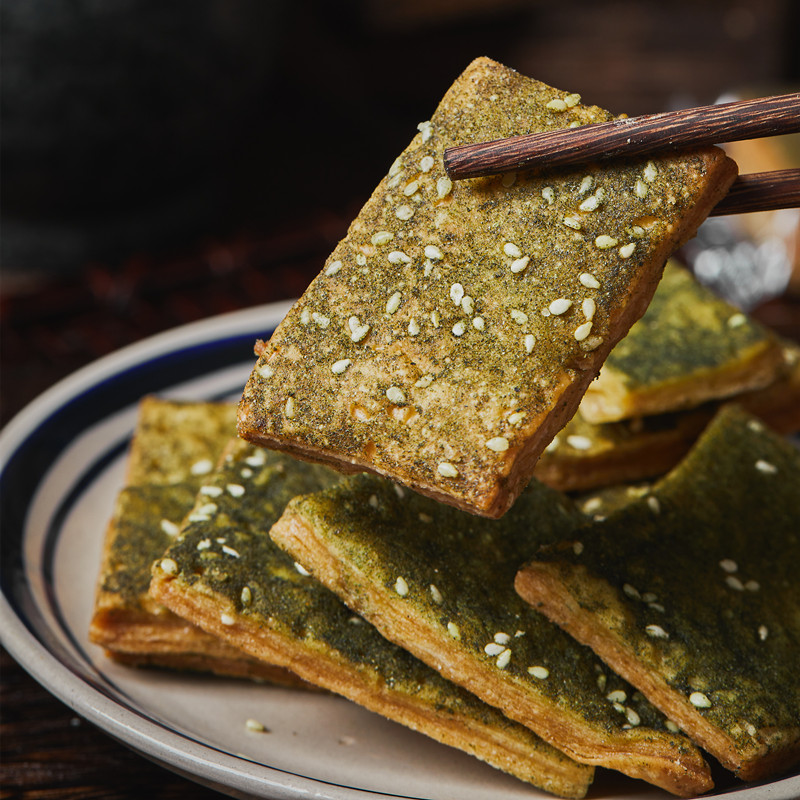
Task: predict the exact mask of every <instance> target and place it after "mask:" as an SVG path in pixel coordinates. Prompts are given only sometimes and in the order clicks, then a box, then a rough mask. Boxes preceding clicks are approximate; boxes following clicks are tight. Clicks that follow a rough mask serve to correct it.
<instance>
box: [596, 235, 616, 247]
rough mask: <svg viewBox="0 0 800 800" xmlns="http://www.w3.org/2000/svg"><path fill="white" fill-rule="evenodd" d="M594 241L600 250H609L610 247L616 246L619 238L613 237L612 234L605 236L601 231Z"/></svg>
mask: <svg viewBox="0 0 800 800" xmlns="http://www.w3.org/2000/svg"><path fill="white" fill-rule="evenodd" d="M594 243H595V246H596V247H597V248H598V249H600V250H609V249H611V248H612V247H616V246H617V245H618V244H619V240H618V239H615V238H614V237H613V236H607V235H606V234H605V233H602V234H600V236H598V237H597V238H596V239H595V240H594Z"/></svg>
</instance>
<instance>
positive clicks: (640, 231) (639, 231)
mask: <svg viewBox="0 0 800 800" xmlns="http://www.w3.org/2000/svg"><path fill="white" fill-rule="evenodd" d="M630 232H631V236H635V237H636V238H637V239H641V238H642V236H644V228H643V227H642V226H641V225H634V226H633V227H632V228H631V231H630Z"/></svg>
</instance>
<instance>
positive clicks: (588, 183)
mask: <svg viewBox="0 0 800 800" xmlns="http://www.w3.org/2000/svg"><path fill="white" fill-rule="evenodd" d="M593 183H594V178H593V177H592V176H591V175H586V176H584V178H583V180H582V181H581V185H580V186H579V187H578V194H586V192H588V191H589V189H591V188H592V184H593Z"/></svg>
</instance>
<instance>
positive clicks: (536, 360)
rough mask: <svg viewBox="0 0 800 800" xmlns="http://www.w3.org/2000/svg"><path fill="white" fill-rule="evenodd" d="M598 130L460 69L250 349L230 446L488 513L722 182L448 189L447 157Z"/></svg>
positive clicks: (660, 177) (690, 173) (698, 171)
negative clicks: (301, 287)
mask: <svg viewBox="0 0 800 800" xmlns="http://www.w3.org/2000/svg"><path fill="white" fill-rule="evenodd" d="M610 118H611V115H610V114H609V112H606V111H604V110H602V109H600V108H597V107H594V106H586V105H582V104H581V103H580V102H579V98H578V96H577V95H573V94H568V93H566V92H563V91H559V90H557V89H554V88H552V87H549V86H546V85H545V84H543V83H540V82H538V81H534V80H531V79H528V78H525V77H523V76H521V75H520V74H518V73H517V72H515V71H513V70H511V69H508V68H506V67H504V66H502V65H500V64H498V63H496V62H494V61H491V60H489V59H485V58H481V59H477V60H476V61H474V62H473V63H472V64H471V65H470V66H469V67H468V68H467V70H466V71H465V72H464V73H463V74H462V75H461V76H460V77H459V78H458V79H457V80H456V81H455V83H454V84H453V86H452V87H451V88H450V89H449V90H448V92H447V93H446V95H445V97H444V99H443V100H442V102H441V104H440V105H439V107H438V108H437V109H436V111H435V112H434V114H433V116H432V117H431V119H430V120H429V121H427V122H425V123H421V124H420V126H419V133H418V134H417V135H416V136H415V137H414V139H413V141H412V142H411V144H410V145H409V146H408V148H406V150H405V151H403V153H402V154H401V155H400V156H399V157H398V159H397V160H396V161H395V162H394V163H393V165H392V166H391V168H390V169H389V173H388V175H387V176H386V177H385V178H384V179H383V180H382V181H381V183H380V185H379V186H378V187H377V189H376V190H375V192H374V193H373V195H372V196H371V198H370V199H369V200H368V202H367V203H366V205H365V206H364V208H363V209H362V211H361V212H360V214H359V215H358V217H357V218H356V219H355V221H354V222H353V224H352V225H351V227H350V229H349V231H348V234H347V236H346V238H345V239H344V240H343V241H342V242H340V243H339V245H338V246H337V247H336V248H335V250H334V251H333V253H332V254H331V256H330V257H329V259H328V260H327V262H326V264H325V266H324V268H323V270H322V272H321V273H320V274H319V276H317V278H316V279H315V280H314V281H313V282H312V284H311V285H310V286H309V288H308V289H307V291H306V292H305V293H304V295H303V297H302V298H301V299H300V300H299V301H298V303H296V305H295V306H294V307H293V308H292V310H291V311H290V312H289V314H288V315H287V317H286V319H285V320H284V321H283V323H282V324H281V325H280V326H279V327H278V329H277V330H276V332H275V333H274V334H273V336H272V339H271V340H270V342H269V343H268V344H267V345H266V346H265V348H264V350H263V352H262V354H261V356H260V358H259V360H258V363H257V365H256V367H255V369H254V370H253V373H252V375H251V378H250V380H249V381H248V384H247V386H246V388H245V391H244V393H243V397H242V401H241V405H240V415H239V431H240V434H241V436H243V437H244V438H246V439H249V440H251V441H253V442H256V443H259V444H262V445H265V446H268V447H271V448H274V449H281V450H285V451H287V452H290V453H293V454H295V455H297V456H300V457H302V458H304V459H308V460H316V461H320V462H325V463H328V462H329V463H332V464H335V465H336V466H337V468H339V469H340V470H343V471H373V472H377V473H381V474H384V475H388V476H390V477H392V478H393V479H394V480H396V481H399V482H401V483H403V484H406V485H408V486H411V487H413V488H414V489H415V490H417V491H419V492H422V493H425V494H428V495H430V496H433V497H435V498H437V499H439V500H441V501H443V502H446V503H450V504H452V505H455V506H458V507H461V508H464V509H467V510H470V511H472V512H473V513H477V514H481V515H484V516H489V517H498V516H500V515H502V514H503V513H504V512H505V511H506V510H507V509H508V508H509V507H510V506H511V504H512V503H513V502H514V499H515V498H516V497H517V495H518V494H519V492H520V491H521V490H522V488H523V487H524V486H525V485H526V483H527V482H528V479H529V478H530V476H531V474H532V472H533V467H534V463H535V461H536V458H537V456H538V455H539V453H540V452H541V451H542V449H543V448H544V447H545V446H546V445H547V443H548V442H549V441H550V439H551V438H552V437H553V435H554V434H555V433H556V431H558V430H559V429H560V428H561V427H562V426H563V425H564V423H566V422H567V420H568V419H569V418H570V417H571V416H572V414H573V413H574V411H575V409H576V407H577V405H578V403H579V401H580V398H581V396H582V395H583V393H584V391H585V390H586V387H587V385H588V384H589V382H590V381H591V380H592V378H593V377H594V376H595V374H596V372H597V370H598V369H599V367H600V365H601V364H602V362H603V360H604V359H605V357H606V356H607V354H608V352H609V351H610V349H611V348H612V347H613V345H614V344H615V343H616V342H617V341H618V340H619V339H620V338H621V337H622V336H623V335H624V334H625V332H626V331H627V330H628V328H629V327H630V325H631V324H632V323H633V322H634V321H635V320H636V319H637V318H638V317H639V316H641V314H642V313H643V312H644V310H645V308H646V306H647V303H648V302H649V300H650V298H651V296H652V293H653V291H654V289H655V286H656V284H657V282H658V280H659V277H660V275H661V270H662V268H663V265H664V262H665V261H666V259H667V257H668V256H669V255H670V253H672V252H673V250H674V249H675V248H676V247H677V246H678V245H679V244H680V243H681V242H682V241H684V240H685V239H687V238H688V237H690V236H691V235H693V233H694V231H695V229H696V227H697V225H699V223H700V222H701V220H702V219H703V218H704V216H705V215H706V214H707V212H708V210H709V209H710V208H711V207H713V205H714V204H715V203H716V202H717V201H718V199H719V198H721V197H722V195H723V194H724V193H725V192H726V191H727V187H728V185H729V183H730V182H731V181H732V180H733V177H734V175H735V171H736V170H735V165H734V164H733V162H732V161H730V159H728V158H726V157H725V156H724V154H723V153H722V152H721V151H720V150H718V149H715V148H710V149H704V150H699V151H693V152H690V153H685V154H680V155H674V154H673V155H664V156H660V157H658V158H654V159H652V160H646V159H638V160H623V161H619V162H614V164H613V165H608V164H606V165H603V166H598V165H590V166H586V167H581V168H578V169H574V170H565V171H559V172H552V173H548V174H544V173H543V174H538V175H537V174H529V173H512V174H508V175H504V176H498V177H496V178H481V179H474V180H468V181H459V182H456V183H455V184H454V183H452V182H451V181H450V179H449V178H448V177H447V175H446V174H445V172H444V167H443V163H442V155H443V152H444V149H445V148H446V147H448V146H449V145H452V144H457V143H469V142H478V141H483V140H487V139H495V138H499V137H503V136H510V135H513V134H521V133H530V132H534V131H546V130H553V129H556V128H564V127H568V126H570V125H574V124H578V125H584V124H590V123H593V122H601V121H606V120H609V119H610Z"/></svg>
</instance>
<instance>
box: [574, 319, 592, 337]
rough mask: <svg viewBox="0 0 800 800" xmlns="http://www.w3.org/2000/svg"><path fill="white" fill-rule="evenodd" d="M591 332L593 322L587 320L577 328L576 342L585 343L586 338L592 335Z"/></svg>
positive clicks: (575, 333)
mask: <svg viewBox="0 0 800 800" xmlns="http://www.w3.org/2000/svg"><path fill="white" fill-rule="evenodd" d="M591 331H592V320H587V321H586V322H584V323H583V324H581V325H578V327H577V328H575V332H574V333H573V336H574V337H575V341H577V342H582V341H584V340H585V339H586V337H587V336H588V335H589V334H590V333H591Z"/></svg>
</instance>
